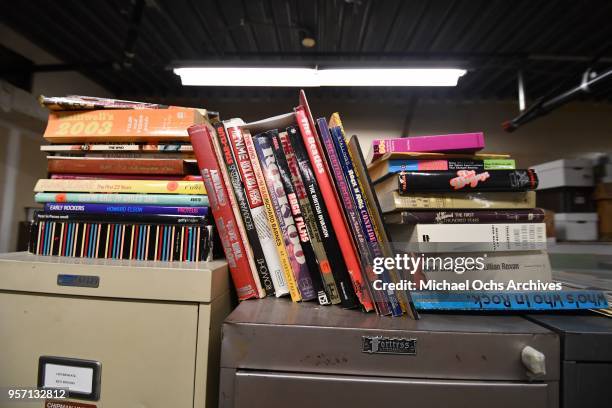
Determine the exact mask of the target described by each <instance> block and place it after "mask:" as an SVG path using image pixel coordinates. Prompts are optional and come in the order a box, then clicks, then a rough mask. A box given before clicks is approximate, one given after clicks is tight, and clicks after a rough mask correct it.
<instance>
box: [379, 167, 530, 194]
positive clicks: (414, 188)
mask: <svg viewBox="0 0 612 408" xmlns="http://www.w3.org/2000/svg"><path fill="white" fill-rule="evenodd" d="M537 186H538V176H537V175H536V173H535V172H534V171H533V170H490V171H483V172H478V171H476V170H456V171H455V170H453V171H451V170H447V171H437V170H431V171H403V172H400V173H399V174H390V175H389V176H388V177H386V178H385V179H384V180H381V181H379V182H378V183H377V184H375V185H374V189H375V190H376V193H377V194H379V195H380V194H385V193H389V192H391V191H396V190H397V191H398V192H399V193H400V194H402V195H403V194H409V193H412V192H429V191H432V192H437V191H440V192H442V191H448V192H455V191H527V190H535V189H536V188H537Z"/></svg>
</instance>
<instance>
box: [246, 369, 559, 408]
mask: <svg viewBox="0 0 612 408" xmlns="http://www.w3.org/2000/svg"><path fill="white" fill-rule="evenodd" d="M235 380H236V383H235V396H234V397H235V404H236V406H239V407H246V406H250V407H259V406H261V407H280V406H287V407H292V408H302V407H304V408H312V407H342V406H350V407H351V408H361V407H363V408H372V407H380V406H411V407H450V406H452V407H469V408H490V407H491V406H492V405H494V406H495V407H496V408H506V407H507V408H516V407H519V406H521V405H523V404H525V403H526V402H529V404H530V406H535V407H546V406H551V403H553V402H554V401H556V394H557V392H558V389H557V385H556V383H553V384H547V383H533V384H524V383H512V382H499V381H490V382H485V383H483V382H481V381H445V380H423V379H410V378H382V377H361V376H341V375H316V374H295V373H274V372H250V371H238V372H236V379H235ZM254 395H260V396H265V397H263V398H261V401H258V400H259V398H253V396H254ZM347 398H350V405H349V404H347Z"/></svg>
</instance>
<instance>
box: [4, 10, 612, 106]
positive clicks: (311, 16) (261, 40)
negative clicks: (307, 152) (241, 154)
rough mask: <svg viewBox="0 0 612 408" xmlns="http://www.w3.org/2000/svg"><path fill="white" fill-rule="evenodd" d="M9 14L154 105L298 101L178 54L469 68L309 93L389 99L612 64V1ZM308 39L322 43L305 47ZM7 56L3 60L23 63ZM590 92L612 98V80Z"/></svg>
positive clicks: (500, 92) (41, 41) (560, 81)
mask: <svg viewBox="0 0 612 408" xmlns="http://www.w3.org/2000/svg"><path fill="white" fill-rule="evenodd" d="M139 8H142V13H139V12H138V9H139ZM0 19H1V20H2V22H4V23H5V24H7V25H8V26H10V27H11V28H12V29H14V30H16V31H17V32H19V33H20V34H22V35H23V36H25V37H26V38H28V39H29V40H31V41H33V42H34V43H36V44H37V45H39V46H40V47H42V48H44V49H45V50H47V51H48V52H50V53H52V54H54V55H55V56H57V57H58V58H60V59H61V60H62V61H64V62H65V63H66V64H67V65H66V66H63V67H38V68H37V69H75V70H78V71H80V72H82V73H83V74H85V75H86V76H88V77H89V78H91V79H93V80H94V81H96V82H97V83H99V84H100V85H102V86H103V87H105V88H107V89H108V90H109V91H111V92H112V93H113V94H115V95H116V96H118V97H131V98H136V97H140V98H147V99H149V100H151V99H157V100H173V101H176V100H186V99H192V98H198V99H201V98H215V99H221V100H223V99H227V100H232V99H238V98H250V99H257V100H270V99H280V98H291V99H294V98H295V90H294V89H285V88H281V89H269V88H265V89H264V88H227V87H206V88H203V87H182V86H181V85H180V81H179V78H178V77H177V76H175V75H174V74H173V73H172V71H171V70H169V67H170V66H172V64H173V62H175V61H179V60H212V61H216V62H218V61H226V60H228V61H237V60H247V61H261V60H265V61H292V62H294V61H296V60H298V61H303V62H308V63H321V62H325V61H335V62H345V63H347V64H348V63H360V64H363V65H367V64H372V63H385V62H387V61H388V62H389V63H393V64H396V63H398V62H405V63H406V64H410V63H411V62H415V61H426V62H427V61H430V62H431V61H436V62H437V61H442V62H445V61H446V62H447V63H448V64H453V63H454V64H457V63H459V64H461V65H463V66H466V67H468V68H469V69H470V71H469V72H468V74H466V76H464V77H463V78H462V79H461V80H460V82H459V85H458V86H457V87H456V88H321V89H315V90H310V91H309V95H310V96H311V97H314V98H316V97H323V98H343V99H348V100H351V99H354V100H359V99H362V98H370V99H372V100H381V101H393V100H397V101H405V100H406V98H410V97H413V96H414V97H418V98H428V99H451V100H456V99H461V100H465V99H467V100H475V99H485V100H489V99H514V98H516V97H517V73H518V72H519V70H520V71H522V73H523V77H524V82H525V85H526V93H527V96H528V97H529V98H531V99H534V98H537V97H541V96H545V95H547V94H549V93H552V92H555V91H559V90H561V89H564V88H568V87H570V86H575V85H577V84H578V83H579V81H580V78H581V75H582V73H583V72H584V70H585V69H586V68H588V67H589V66H593V67H594V68H595V69H599V68H603V67H610V66H612V47H611V46H612V23H611V22H612V2H610V1H588V0H559V1H551V0H545V1H544V0H542V1H540V0H520V1H519V0H516V1H509V0H454V1H453V0H430V1H414V0H410V1H409V0H407V1H403V0H379V1H370V0H310V1H308V0H304V1H300V0H172V1H164V0H135V1H127V0H123V1H122V0H108V1H105V0H91V1H82V0H62V1H61V2H50V1H45V0H27V1H23V0H22V1H0ZM301 36H308V37H313V38H314V39H315V40H316V46H315V47H313V48H305V47H303V46H302V45H301ZM3 55H4V53H0V59H2V61H0V62H2V65H3V66H5V67H6V65H7V64H14V63H15V62H14V61H15V59H14V58H12V59H11V60H10V61H7V60H4V59H3ZM126 55H127V56H126ZM17 68H20V69H31V67H29V66H23V67H21V66H20V67H17ZM609 82H610V81H609ZM590 98H593V99H595V100H599V101H606V102H610V101H612V84H611V83H609V84H608V85H607V87H604V88H602V89H599V90H598V91H597V92H595V93H594V94H593V95H592V96H590Z"/></svg>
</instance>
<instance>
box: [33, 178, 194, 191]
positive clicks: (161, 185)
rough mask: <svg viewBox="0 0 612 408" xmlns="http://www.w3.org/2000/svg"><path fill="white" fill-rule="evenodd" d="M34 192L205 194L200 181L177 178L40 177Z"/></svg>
mask: <svg viewBox="0 0 612 408" xmlns="http://www.w3.org/2000/svg"><path fill="white" fill-rule="evenodd" d="M34 191H35V192H43V191H65V192H83V193H128V194H129V193H132V194H133V193H152V194H206V189H205V188H204V185H203V184H202V182H201V181H177V180H170V181H166V180H61V179H41V180H38V182H36V185H35V186H34Z"/></svg>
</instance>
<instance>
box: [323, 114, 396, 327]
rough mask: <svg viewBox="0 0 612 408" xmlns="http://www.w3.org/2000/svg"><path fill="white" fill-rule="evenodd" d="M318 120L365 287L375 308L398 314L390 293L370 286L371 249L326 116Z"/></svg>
mask: <svg viewBox="0 0 612 408" xmlns="http://www.w3.org/2000/svg"><path fill="white" fill-rule="evenodd" d="M317 122H318V126H319V132H320V135H321V141H322V142H323V152H324V153H325V156H326V158H327V162H328V163H329V167H330V170H331V171H332V175H333V179H334V181H335V184H336V191H337V192H338V197H339V198H340V202H341V203H342V207H343V208H344V211H345V214H346V218H347V221H348V224H349V227H350V231H351V232H352V233H353V237H354V239H355V245H356V247H357V250H358V253H359V255H360V259H361V264H362V265H363V272H364V275H365V277H366V279H367V282H368V286H367V288H368V290H369V292H370V297H371V298H372V299H373V300H374V302H375V306H376V311H377V312H378V313H379V314H381V315H388V314H391V306H396V307H397V309H393V310H394V311H393V314H394V315H401V314H402V310H401V307H400V306H399V303H397V300H396V299H395V294H394V293H393V292H391V293H389V292H384V291H379V290H374V289H373V286H372V285H373V284H374V281H376V280H377V279H378V278H377V277H376V274H375V273H374V271H373V266H372V265H373V264H374V262H373V259H372V254H371V248H369V245H368V243H367V242H366V238H365V236H364V232H363V230H362V228H361V223H362V220H360V217H359V214H358V213H357V211H356V209H355V205H354V203H353V198H352V196H351V192H350V190H349V186H348V183H347V182H346V177H345V173H344V170H343V167H342V164H341V163H340V158H339V157H338V152H337V151H336V148H335V145H334V141H333V140H332V136H331V133H330V130H329V127H328V126H327V121H326V120H325V119H319V120H318V121H317ZM390 295H391V296H392V297H393V300H394V301H393V300H391V299H390Z"/></svg>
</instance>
